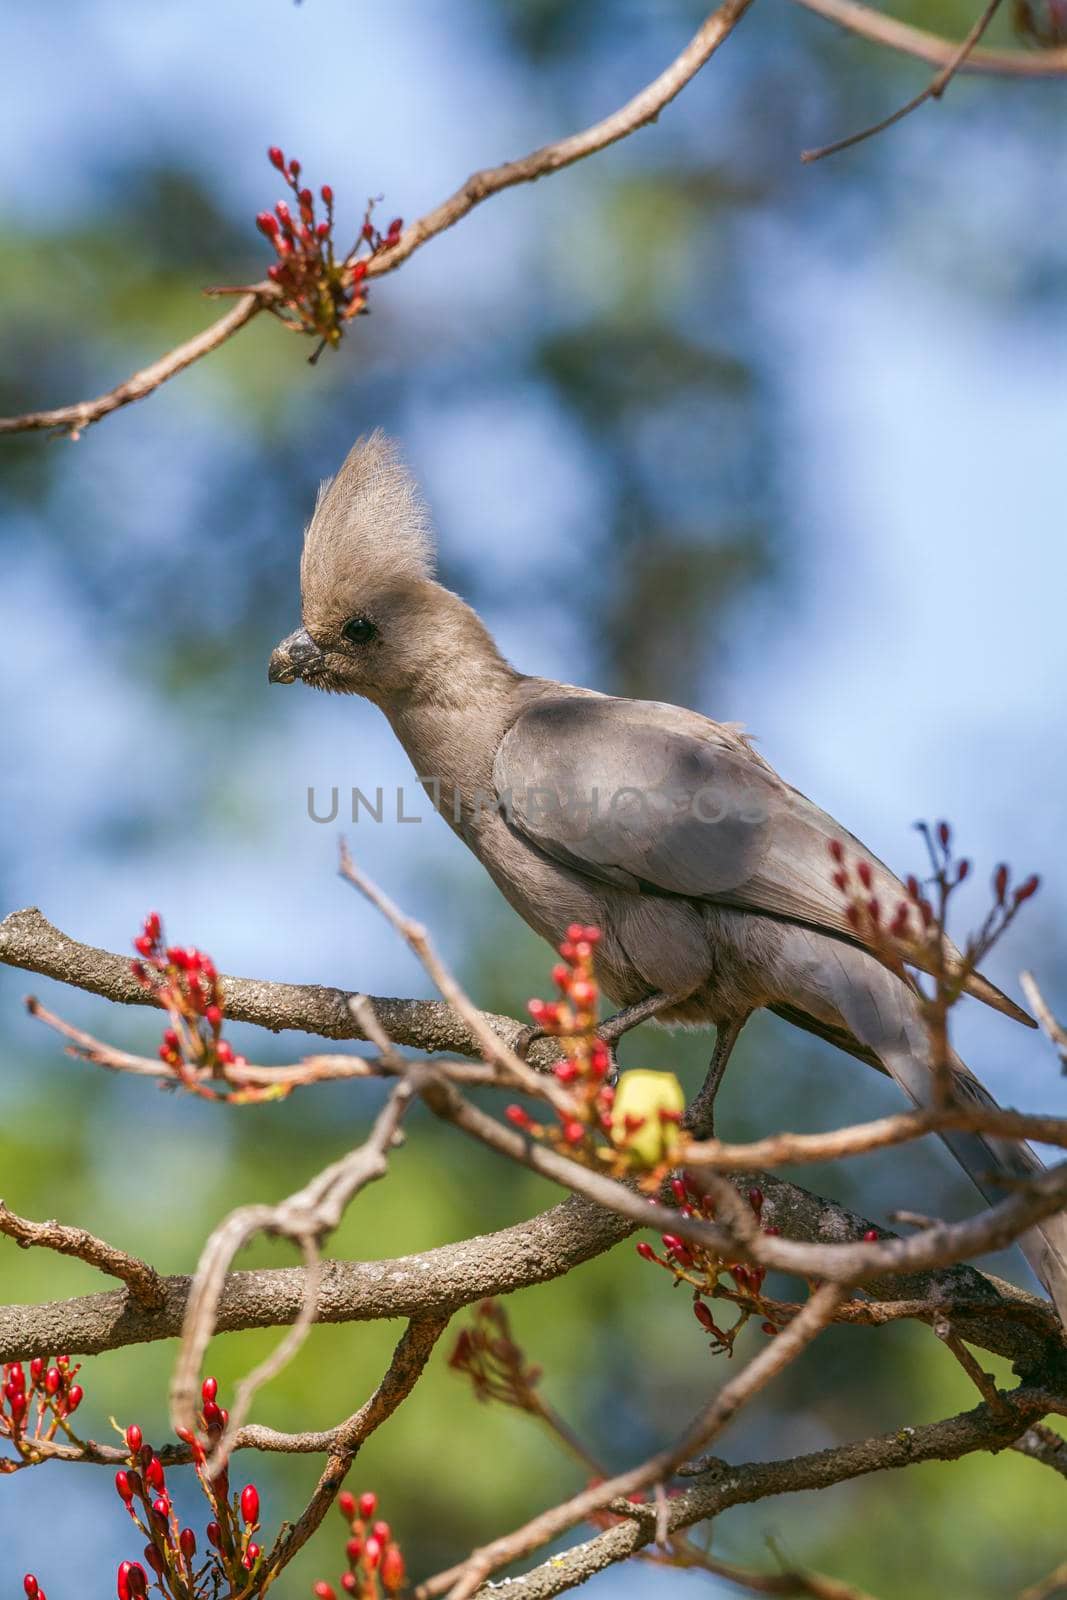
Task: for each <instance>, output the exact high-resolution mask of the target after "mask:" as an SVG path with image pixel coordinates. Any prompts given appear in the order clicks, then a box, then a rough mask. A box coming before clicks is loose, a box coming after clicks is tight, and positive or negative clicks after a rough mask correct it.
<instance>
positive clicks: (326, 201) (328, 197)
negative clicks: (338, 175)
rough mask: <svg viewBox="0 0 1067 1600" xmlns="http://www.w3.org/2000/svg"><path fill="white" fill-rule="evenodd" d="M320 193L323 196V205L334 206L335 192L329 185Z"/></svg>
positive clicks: (325, 185)
mask: <svg viewBox="0 0 1067 1600" xmlns="http://www.w3.org/2000/svg"><path fill="white" fill-rule="evenodd" d="M319 192H320V194H321V195H322V203H323V205H324V206H332V205H333V190H332V189H331V188H330V185H329V184H328V183H324V184H323V186H322V188H321V190H320V191H319Z"/></svg>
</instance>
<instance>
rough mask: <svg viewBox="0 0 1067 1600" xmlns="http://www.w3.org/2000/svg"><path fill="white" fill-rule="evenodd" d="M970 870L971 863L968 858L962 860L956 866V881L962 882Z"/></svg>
mask: <svg viewBox="0 0 1067 1600" xmlns="http://www.w3.org/2000/svg"><path fill="white" fill-rule="evenodd" d="M970 870H971V863H970V862H969V861H968V860H967V859H966V858H964V859H963V860H962V861H961V862H960V864H959V866H958V867H957V868H956V882H957V883H962V882H963V880H964V878H965V877H966V876H967V874H968V872H970Z"/></svg>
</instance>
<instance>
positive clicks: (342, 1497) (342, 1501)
mask: <svg viewBox="0 0 1067 1600" xmlns="http://www.w3.org/2000/svg"><path fill="white" fill-rule="evenodd" d="M337 1504H338V1505H339V1506H340V1508H341V1514H342V1516H345V1517H349V1518H352V1517H354V1516H355V1514H356V1497H355V1495H354V1494H353V1493H352V1491H351V1489H342V1490H341V1493H340V1494H339V1495H338V1496H337Z"/></svg>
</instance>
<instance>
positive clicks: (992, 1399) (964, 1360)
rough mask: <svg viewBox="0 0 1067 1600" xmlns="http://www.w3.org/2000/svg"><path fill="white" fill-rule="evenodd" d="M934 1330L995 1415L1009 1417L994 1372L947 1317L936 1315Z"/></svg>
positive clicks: (1008, 1411) (1006, 1404)
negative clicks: (970, 1348)
mask: <svg viewBox="0 0 1067 1600" xmlns="http://www.w3.org/2000/svg"><path fill="white" fill-rule="evenodd" d="M932 1326H933V1330H934V1332H935V1333H936V1335H937V1337H938V1338H939V1339H940V1340H941V1343H942V1344H943V1345H944V1346H945V1349H946V1350H950V1351H951V1352H952V1354H953V1355H954V1356H955V1358H956V1360H957V1361H958V1362H959V1364H960V1366H961V1367H962V1368H963V1370H964V1372H965V1373H966V1374H967V1376H968V1377H969V1378H970V1380H971V1382H972V1383H973V1384H974V1386H975V1388H976V1389H977V1390H978V1393H979V1394H980V1395H981V1396H982V1399H983V1400H984V1401H985V1403H986V1405H987V1406H988V1407H989V1409H990V1411H991V1412H992V1413H993V1415H994V1416H999V1417H1003V1418H1005V1419H1006V1418H1007V1417H1008V1416H1009V1415H1010V1412H1011V1407H1010V1406H1009V1405H1008V1402H1007V1401H1006V1400H1005V1399H1004V1396H1003V1395H1002V1394H1001V1392H1000V1390H999V1389H998V1388H997V1385H996V1382H995V1380H994V1378H993V1375H992V1373H989V1372H986V1371H985V1370H984V1369H983V1368H982V1366H981V1365H980V1364H979V1362H977V1361H976V1360H975V1358H974V1356H973V1355H972V1354H971V1352H970V1351H969V1350H968V1348H967V1346H966V1345H965V1344H964V1342H963V1340H962V1339H961V1338H960V1336H959V1334H958V1333H956V1331H955V1329H954V1328H953V1326H952V1324H951V1322H949V1320H948V1318H947V1317H936V1318H935V1319H934V1322H933V1324H932Z"/></svg>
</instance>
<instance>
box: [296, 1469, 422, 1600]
mask: <svg viewBox="0 0 1067 1600" xmlns="http://www.w3.org/2000/svg"><path fill="white" fill-rule="evenodd" d="M337 1504H338V1506H339V1507H340V1511H341V1515H342V1516H343V1517H344V1519H345V1522H346V1524H347V1526H348V1539H347V1541H346V1543H345V1557H346V1559H347V1561H348V1567H347V1570H346V1571H345V1572H343V1573H342V1574H341V1588H342V1590H343V1591H344V1593H345V1594H347V1595H351V1596H353V1600H382V1597H383V1596H384V1595H390V1596H391V1595H396V1594H399V1593H400V1591H401V1589H402V1588H403V1587H404V1576H405V1572H404V1557H403V1553H402V1552H401V1549H400V1546H399V1545H398V1544H397V1542H396V1540H395V1539H394V1538H393V1530H392V1529H391V1528H390V1526H389V1524H388V1522H383V1521H381V1519H379V1520H377V1521H375V1513H376V1512H377V1510H378V1496H377V1495H376V1494H375V1493H374V1492H373V1490H370V1489H368V1490H365V1491H364V1493H363V1494H361V1495H360V1496H359V1497H358V1499H357V1497H356V1496H355V1495H354V1494H351V1493H350V1492H349V1491H348V1490H347V1489H342V1491H341V1493H340V1494H339V1495H338V1496H337ZM312 1593H313V1594H314V1595H315V1600H337V1590H336V1589H335V1588H334V1587H333V1585H332V1584H329V1583H324V1582H321V1581H320V1582H319V1583H316V1584H315V1586H314V1588H313V1590H312Z"/></svg>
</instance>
